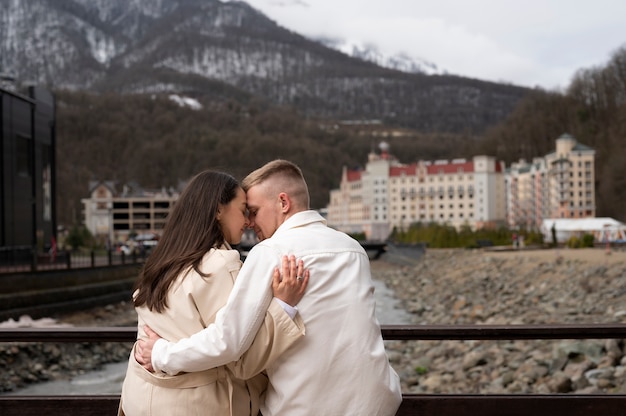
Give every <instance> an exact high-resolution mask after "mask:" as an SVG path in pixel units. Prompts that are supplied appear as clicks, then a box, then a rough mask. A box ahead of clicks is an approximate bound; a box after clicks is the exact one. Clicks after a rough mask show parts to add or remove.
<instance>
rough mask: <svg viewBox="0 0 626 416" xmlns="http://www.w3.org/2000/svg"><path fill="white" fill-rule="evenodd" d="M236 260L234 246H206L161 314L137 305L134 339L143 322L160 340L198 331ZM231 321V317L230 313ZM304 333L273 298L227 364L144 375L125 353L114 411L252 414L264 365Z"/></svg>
mask: <svg viewBox="0 0 626 416" xmlns="http://www.w3.org/2000/svg"><path fill="white" fill-rule="evenodd" d="M240 268H241V261H240V260H239V253H238V252H237V251H236V250H229V249H227V247H222V249H218V250H216V249H212V250H211V251H210V252H209V253H207V254H206V255H205V256H204V259H203V261H202V265H201V267H200V270H202V271H203V272H204V273H207V274H210V275H209V276H208V277H202V276H201V275H199V274H198V273H196V272H195V271H193V270H190V271H189V272H188V273H187V274H186V275H181V277H180V278H179V279H178V280H177V281H176V282H175V283H174V284H173V285H172V287H171V288H170V293H169V295H168V298H167V304H168V308H167V309H166V310H165V312H163V313H156V312H151V311H149V310H148V309H147V308H145V307H140V308H137V314H138V331H137V332H138V338H141V337H145V333H144V331H143V325H144V324H147V325H149V326H150V327H151V328H152V329H154V330H155V331H156V332H157V333H158V334H159V335H161V336H162V337H163V338H165V339H168V340H172V341H178V340H180V339H182V338H187V337H189V336H191V335H192V334H194V333H196V332H198V331H200V330H202V329H203V328H205V327H206V326H207V325H209V324H210V323H212V322H213V321H214V320H215V315H216V313H217V311H218V310H219V309H220V308H221V307H222V306H224V304H226V301H227V300H228V296H229V294H230V292H231V290H232V287H233V284H234V282H235V278H236V276H237V273H238V272H239V269H240ZM231 319H237V317H231ZM303 335H304V325H303V323H302V320H301V318H300V317H299V316H296V318H295V319H294V320H292V319H291V318H289V316H288V315H287V314H286V313H285V312H284V310H283V309H282V308H281V307H280V305H278V303H277V302H275V301H273V302H272V303H271V304H270V308H269V309H268V311H267V313H266V315H265V321H264V324H263V326H262V327H261V329H260V330H259V332H258V334H257V336H256V338H255V340H254V342H253V344H252V346H251V347H250V349H249V350H248V351H247V352H246V353H245V354H244V355H243V356H242V357H241V358H240V359H239V361H237V362H233V363H231V364H229V365H226V366H222V367H218V368H212V369H209V370H205V371H201V372H192V373H181V374H178V375H175V376H168V375H165V374H163V373H158V374H154V373H149V372H148V371H146V370H145V369H144V368H143V367H141V365H139V364H138V363H137V362H136V361H135V359H134V354H133V352H131V354H130V357H129V365H128V370H127V373H126V379H125V380H124V385H123V387H122V400H121V406H120V407H121V408H122V409H123V410H122V409H121V410H120V414H125V415H129V416H135V415H175V414H180V415H186V416H191V415H220V416H221V415H228V416H231V415H235V416H239V415H250V414H252V415H254V416H256V415H257V414H258V411H259V404H260V398H261V395H262V393H263V392H264V390H265V388H266V385H267V377H266V376H265V374H262V373H261V371H263V369H264V368H266V367H267V366H269V365H271V364H272V363H273V362H274V360H275V359H276V358H277V357H278V356H280V355H281V354H282V353H283V352H285V351H286V350H287V349H288V348H289V347H290V346H291V345H292V344H293V343H294V342H295V341H297V340H298V339H300V338H301V337H302V336H303Z"/></svg>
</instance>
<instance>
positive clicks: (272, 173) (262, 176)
mask: <svg viewBox="0 0 626 416" xmlns="http://www.w3.org/2000/svg"><path fill="white" fill-rule="evenodd" d="M269 179H272V181H276V185H277V186H278V187H279V188H280V189H278V190H277V191H278V192H279V193H280V192H285V193H287V194H288V195H289V197H290V198H291V199H292V200H293V202H294V203H296V204H297V205H298V208H301V209H309V188H308V187H307V184H306V181H305V180H304V175H303V174H302V170H301V169H300V168H299V167H298V165H296V164H295V163H293V162H290V161H288V160H283V159H276V160H273V161H271V162H268V163H266V164H265V165H263V166H261V167H260V168H258V169H256V170H255V171H253V172H251V173H250V174H249V175H248V176H246V177H245V178H244V179H243V181H242V182H241V187H242V188H243V190H244V191H246V192H248V190H249V189H250V188H252V187H253V186H257V185H260V184H262V183H264V182H266V181H267V180H269Z"/></svg>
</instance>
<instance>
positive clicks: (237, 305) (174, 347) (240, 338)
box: [152, 244, 280, 375]
mask: <svg viewBox="0 0 626 416" xmlns="http://www.w3.org/2000/svg"><path fill="white" fill-rule="evenodd" d="M279 260H280V255H279V253H277V252H276V251H275V250H273V249H271V248H269V247H267V246H263V245H262V244H257V245H256V246H255V247H254V248H253V249H252V250H251V251H250V253H249V254H248V257H247V258H246V261H245V262H244V264H243V266H242V268H241V270H240V272H239V275H238V277H237V280H236V281H235V285H234V286H233V290H232V292H231V293H230V296H229V297H228V301H227V302H226V305H224V307H223V308H221V309H220V310H219V311H218V312H217V315H216V317H215V322H214V323H212V324H211V325H209V326H208V327H206V328H204V329H203V330H202V331H200V332H197V333H195V334H194V335H192V336H191V337H189V338H183V339H181V340H179V341H178V342H176V343H173V342H168V341H166V340H164V339H160V340H158V341H157V342H156V343H155V344H154V348H153V350H152V366H153V367H154V369H155V370H156V371H161V372H164V373H167V374H172V375H173V374H178V373H180V372H182V371H184V372H193V371H202V370H206V369H209V368H214V367H219V366H222V365H226V364H228V363H230V362H232V361H237V360H238V359H239V358H240V357H241V356H242V355H243V353H244V352H245V351H246V350H247V349H248V348H249V347H250V345H251V344H252V341H253V340H254V336H255V335H256V333H257V332H258V330H259V328H260V327H261V325H262V324H263V321H264V319H265V314H266V311H267V309H268V307H269V305H270V302H271V301H272V288H271V281H272V273H273V270H274V267H277V266H278V265H279V264H280V263H279Z"/></svg>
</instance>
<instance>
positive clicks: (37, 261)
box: [0, 246, 148, 274]
mask: <svg viewBox="0 0 626 416" xmlns="http://www.w3.org/2000/svg"><path fill="white" fill-rule="evenodd" d="M147 255H148V252H147V251H143V252H142V251H133V252H131V253H130V254H125V253H124V252H123V251H116V250H108V251H107V250H98V251H94V250H91V251H69V250H60V251H58V252H56V253H49V252H46V253H42V252H39V251H37V250H33V249H32V247H30V246H23V247H0V274H2V273H19V272H37V271H44V270H60V269H76V268H90V267H104V266H118V265H124V264H139V263H143V262H144V261H145V259H146V257H147Z"/></svg>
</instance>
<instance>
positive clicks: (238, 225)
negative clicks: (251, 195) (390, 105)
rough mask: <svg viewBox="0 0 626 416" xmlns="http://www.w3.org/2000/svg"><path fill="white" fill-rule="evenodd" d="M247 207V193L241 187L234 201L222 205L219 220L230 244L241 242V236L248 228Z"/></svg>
mask: <svg viewBox="0 0 626 416" xmlns="http://www.w3.org/2000/svg"><path fill="white" fill-rule="evenodd" d="M246 208H247V207H246V194H245V192H244V191H243V189H241V188H238V189H237V195H236V196H235V198H234V199H233V200H232V201H230V202H229V203H228V204H226V205H220V208H219V210H218V213H217V220H218V221H219V223H220V226H221V227H222V233H224V240H226V241H227V242H228V243H229V244H239V243H240V242H241V236H242V235H243V233H244V231H245V230H246V228H248V224H249V223H248V216H247V210H246Z"/></svg>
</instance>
